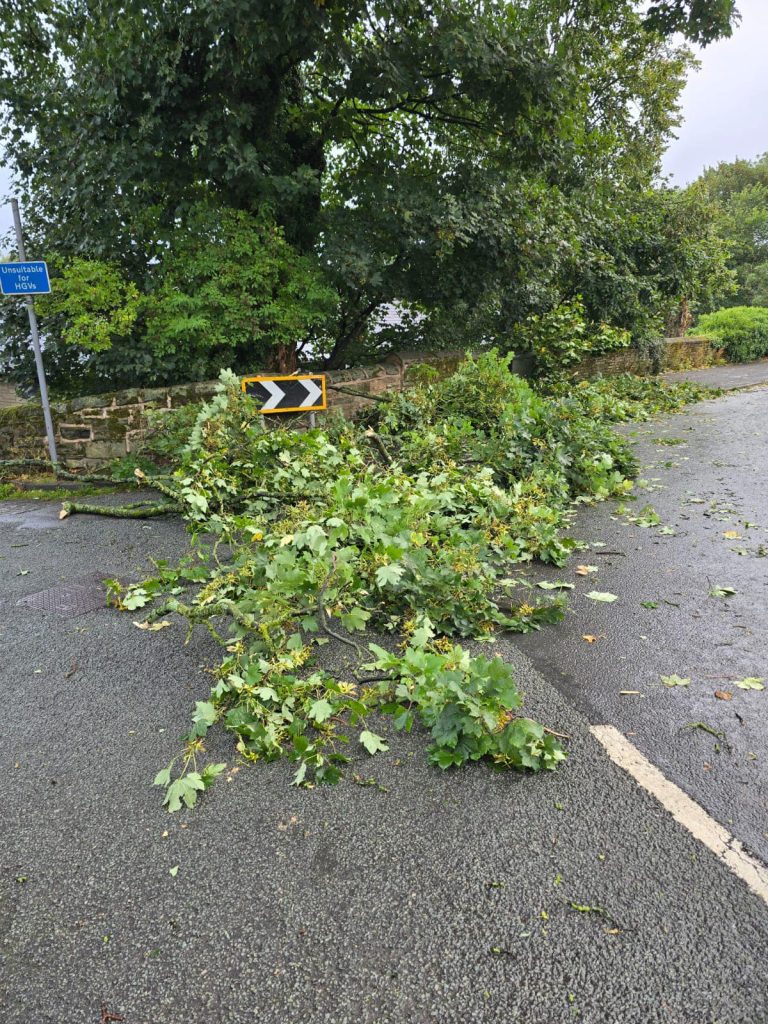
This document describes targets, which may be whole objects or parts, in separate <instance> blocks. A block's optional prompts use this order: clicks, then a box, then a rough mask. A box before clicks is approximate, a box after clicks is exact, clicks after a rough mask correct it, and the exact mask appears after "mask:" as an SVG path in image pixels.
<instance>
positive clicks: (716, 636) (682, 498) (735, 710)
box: [515, 363, 768, 862]
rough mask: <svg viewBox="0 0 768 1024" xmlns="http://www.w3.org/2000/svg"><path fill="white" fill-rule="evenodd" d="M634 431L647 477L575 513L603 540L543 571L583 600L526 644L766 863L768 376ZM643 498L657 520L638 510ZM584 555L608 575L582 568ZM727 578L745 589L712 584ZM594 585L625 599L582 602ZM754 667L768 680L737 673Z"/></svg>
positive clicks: (565, 688) (576, 698) (564, 686)
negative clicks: (681, 682)
mask: <svg viewBox="0 0 768 1024" xmlns="http://www.w3.org/2000/svg"><path fill="white" fill-rule="evenodd" d="M763 365H764V366H765V367H766V368H767V369H768V363H766V364H763ZM728 369H731V368H728ZM718 372H722V371H717V370H715V371H711V373H712V374H713V375H714V374H717V373H718ZM699 373H700V374H701V373H702V372H701V371H699ZM628 433H630V434H631V435H634V439H635V441H636V450H637V453H638V455H639V456H640V458H641V460H642V463H643V469H642V477H643V478H645V480H646V481H647V486H646V488H645V489H643V488H638V489H637V491H636V494H637V496H636V499H635V500H634V501H633V502H629V503H627V502H625V503H624V505H625V506H626V507H627V513H626V514H621V513H620V512H619V513H617V510H616V509H617V506H616V503H615V502H609V503H605V504H603V505H601V506H598V507H595V508H590V509H584V510H582V511H581V512H580V513H579V515H578V516H577V517H576V521H575V523H574V528H573V534H574V536H577V537H579V538H580V539H583V540H586V541H588V542H590V543H592V544H594V543H597V544H598V545H603V546H597V547H591V548H590V549H589V550H588V551H583V552H581V553H580V554H579V557H578V559H574V562H573V563H572V564H570V565H569V566H568V568H567V569H565V570H560V571H558V570H554V571H553V570H551V569H550V570H545V571H541V572H538V573H537V578H544V579H549V580H553V579H558V580H559V579H562V580H564V581H566V582H572V583H575V585H576V589H575V590H574V591H572V592H571V595H572V596H571V601H570V605H571V612H570V613H569V615H568V617H567V619H566V621H565V622H564V623H563V624H562V625H561V626H559V627H558V628H557V629H555V630H550V631H548V632H547V633H546V634H545V633H540V634H535V635H531V636H527V637H521V638H519V639H518V640H516V641H515V642H516V643H517V644H518V645H519V647H520V649H521V650H522V651H524V652H525V653H526V654H527V655H528V657H530V658H531V659H532V661H533V663H534V664H535V665H536V667H537V668H538V669H539V670H540V671H541V672H542V673H543V674H544V675H545V676H546V677H547V678H548V679H549V680H550V681H551V682H552V683H554V684H555V685H556V686H557V688H558V689H559V690H560V691H561V692H562V693H563V694H564V695H565V696H566V697H567V699H568V700H569V702H571V703H572V704H574V706H576V707H577V708H578V709H579V710H580V711H581V712H582V713H583V714H584V715H585V716H586V717H587V718H588V719H589V721H590V722H592V723H595V724H598V723H608V724H611V725H615V726H617V727H618V728H619V729H620V730H621V731H622V732H624V733H626V734H627V735H630V736H631V739H632V742H633V743H634V744H635V745H636V746H638V747H639V748H640V749H641V750H642V751H643V752H644V753H645V754H646V755H647V756H648V758H649V759H650V760H651V761H652V762H653V763H654V764H656V765H657V766H658V767H659V768H661V769H662V770H663V771H664V772H665V773H666V774H667V775H668V776H669V777H670V778H672V779H673V780H674V781H675V782H676V783H677V784H678V785H680V786H681V787H682V788H683V789H685V790H686V791H687V792H688V793H689V794H690V795H691V796H693V797H694V798H695V799H696V800H697V801H698V802H699V803H701V804H702V805H703V806H704V807H705V808H706V809H707V810H708V811H709V812H710V814H712V816H713V817H714V818H715V819H716V820H718V821H720V822H721V823H722V824H724V825H726V826H727V827H728V828H729V829H730V830H731V831H732V832H734V834H735V835H736V836H737V837H738V838H739V839H741V840H742V842H743V843H744V844H745V846H746V847H747V848H748V849H751V850H752V851H754V852H755V853H756V854H757V855H758V856H759V857H760V858H761V859H762V860H763V861H764V862H768V743H767V742H766V740H767V738H768V387H760V388H756V389H754V390H750V391H742V392H735V393H732V394H728V395H725V396H723V397H721V398H719V399H717V400H715V401H709V402H704V403H701V404H699V405H697V406H693V407H689V409H688V411H686V412H684V413H682V414H679V415H675V416H670V417H666V418H664V419H662V420H656V421H654V422H652V423H647V424H643V425H641V426H639V427H633V428H631V429H630V430H629V431H628ZM646 505H651V506H652V508H653V510H654V511H655V512H656V513H657V514H658V516H659V518H660V525H659V526H649V527H641V526H638V525H637V524H636V523H632V522H630V521H628V517H637V518H641V517H642V510H643V508H644V507H645V506H646ZM668 531H672V532H671V533H670V532H668ZM575 563H582V564H585V563H586V564H593V565H597V566H598V571H597V572H595V573H590V574H589V575H588V576H585V577H584V576H579V575H577V574H576V573H575V571H574V564H575ZM717 588H720V589H723V588H731V589H733V590H734V591H735V593H734V594H731V595H729V596H721V597H717V596H711V595H710V592H711V591H713V590H716V589H717ZM593 590H596V591H598V592H609V593H612V594H615V595H616V596H617V598H618V599H617V600H616V601H615V602H613V603H611V604H606V603H600V602H597V601H593V600H590V599H588V598H586V597H585V594H586V593H588V592H590V591H593ZM643 602H645V603H646V604H647V603H648V602H651V603H653V605H654V607H646V606H644V605H643ZM585 636H587V637H596V640H595V641H594V642H590V641H589V640H585V639H584V637H585ZM671 675H677V676H679V677H681V678H687V679H690V680H691V681H690V684H689V685H687V686H675V687H671V688H667V687H665V686H664V685H663V683H662V680H661V677H662V676H671ZM749 677H753V678H763V680H764V682H765V685H766V689H765V690H763V691H756V690H743V689H740V688H739V687H738V686H736V685H734V683H735V681H736V680H743V679H745V678H749ZM623 690H624V691H626V690H636V691H640V692H639V693H637V694H626V693H625V694H622V692H621V691H623ZM716 693H719V694H721V695H722V694H726V695H727V694H732V698H731V699H728V698H727V697H726V698H725V699H720V698H718V697H717V696H715V694H716ZM694 723H703V724H704V725H706V726H708V727H709V728H710V729H712V730H714V732H716V733H719V734H720V736H715V735H713V734H712V733H710V732H707V731H705V730H704V729H702V728H701V725H699V726H695V725H694Z"/></svg>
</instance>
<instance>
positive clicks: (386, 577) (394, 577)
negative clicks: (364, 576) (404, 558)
mask: <svg viewBox="0 0 768 1024" xmlns="http://www.w3.org/2000/svg"><path fill="white" fill-rule="evenodd" d="M404 572H405V570H404V569H403V567H402V565H398V564H397V563H396V562H390V563H389V565H381V566H379V568H378V569H377V570H376V582H377V583H378V585H379V586H380V587H385V586H387V585H388V584H392V585H393V586H394V585H395V584H396V583H397V582H398V580H399V579H400V577H401V576H402V575H403V573H404Z"/></svg>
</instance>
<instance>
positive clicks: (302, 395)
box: [243, 373, 328, 413]
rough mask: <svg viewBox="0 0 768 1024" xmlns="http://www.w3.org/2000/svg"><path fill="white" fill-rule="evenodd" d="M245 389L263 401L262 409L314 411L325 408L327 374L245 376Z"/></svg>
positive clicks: (268, 410) (264, 410) (326, 405)
mask: <svg viewBox="0 0 768 1024" xmlns="http://www.w3.org/2000/svg"><path fill="white" fill-rule="evenodd" d="M243 391H244V392H245V393H246V394H247V395H251V397H253V398H255V399H256V401H257V402H262V403H263V404H262V406H261V412H263V413H269V412H315V411H317V410H319V409H326V408H327V407H328V404H327V402H326V399H325V374H322V373H313V374H306V375H304V376H293V377H243Z"/></svg>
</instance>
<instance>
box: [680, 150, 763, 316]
mask: <svg viewBox="0 0 768 1024" xmlns="http://www.w3.org/2000/svg"><path fill="white" fill-rule="evenodd" d="M693 187H695V188H697V189H699V190H700V191H703V192H705V193H706V194H707V195H708V196H709V197H710V199H711V202H712V204H713V206H714V224H715V230H716V232H717V234H718V235H719V236H720V237H721V238H722V239H723V241H724V243H725V246H726V247H727V249H728V265H729V267H730V268H731V269H732V271H733V273H734V275H735V279H736V288H735V289H734V290H733V291H732V293H731V294H729V293H728V292H727V291H726V292H721V293H720V294H719V295H716V296H715V297H714V299H713V301H711V302H710V303H709V304H708V306H706V307H705V308H707V309H709V310H712V309H715V308H717V306H718V305H720V304H723V305H733V306H768V153H766V154H764V155H763V156H761V157H759V158H758V159H757V160H734V161H733V162H732V163H720V164H718V165H717V167H712V168H709V169H708V170H706V171H705V172H704V174H703V175H702V176H701V178H700V179H699V180H698V182H696V184H695V186H693Z"/></svg>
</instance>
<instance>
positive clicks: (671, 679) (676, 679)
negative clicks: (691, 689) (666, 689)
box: [661, 675, 691, 686]
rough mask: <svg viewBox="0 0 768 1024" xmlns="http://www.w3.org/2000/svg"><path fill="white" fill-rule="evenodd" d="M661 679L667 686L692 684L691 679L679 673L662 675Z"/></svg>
mask: <svg viewBox="0 0 768 1024" xmlns="http://www.w3.org/2000/svg"><path fill="white" fill-rule="evenodd" d="M661 681H662V683H664V685H665V686H690V684H691V680H690V679H688V678H684V677H683V676H678V675H671V676H662V677H661Z"/></svg>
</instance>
